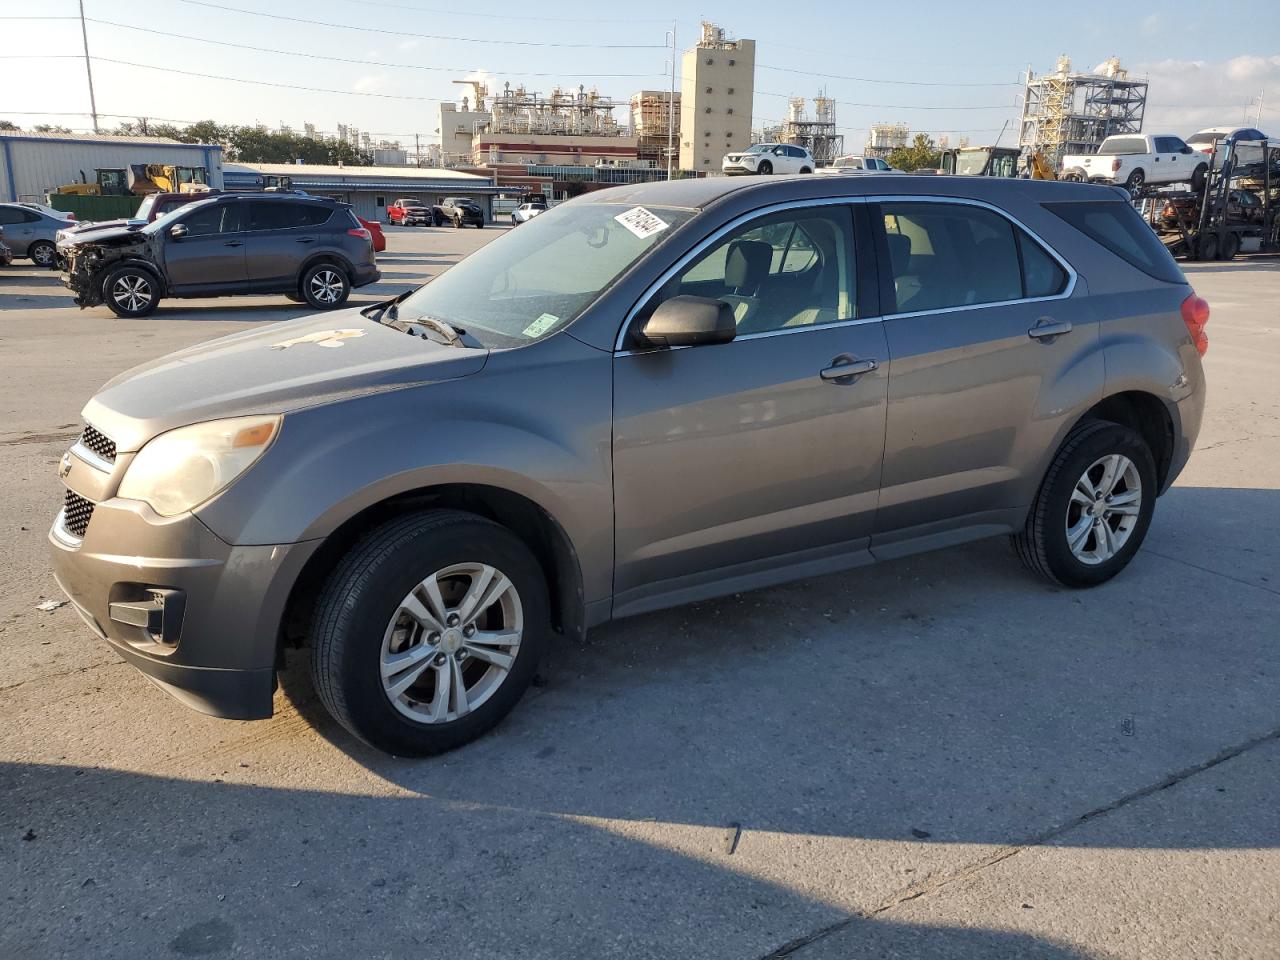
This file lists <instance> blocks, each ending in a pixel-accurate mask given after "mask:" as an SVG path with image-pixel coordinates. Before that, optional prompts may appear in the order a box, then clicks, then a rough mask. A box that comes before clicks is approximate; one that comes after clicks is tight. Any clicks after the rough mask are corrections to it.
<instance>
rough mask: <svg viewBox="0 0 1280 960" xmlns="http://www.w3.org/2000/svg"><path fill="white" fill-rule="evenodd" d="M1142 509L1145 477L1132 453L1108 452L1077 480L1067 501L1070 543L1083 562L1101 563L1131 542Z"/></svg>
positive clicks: (1068, 541) (1067, 526) (1077, 556)
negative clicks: (1140, 473)
mask: <svg viewBox="0 0 1280 960" xmlns="http://www.w3.org/2000/svg"><path fill="white" fill-rule="evenodd" d="M1141 512H1142V479H1141V477H1140V476H1139V474H1138V468H1137V466H1136V465H1135V464H1134V462H1133V461H1132V460H1130V459H1129V458H1128V457H1125V456H1122V455H1121V454H1118V453H1111V454H1107V455H1106V456H1103V457H1099V458H1098V459H1097V460H1095V461H1094V462H1093V463H1092V464H1091V465H1090V466H1089V468H1088V469H1087V470H1085V472H1084V473H1083V474H1082V475H1081V477H1080V479H1079V480H1077V481H1076V485H1075V487H1074V488H1073V489H1072V491H1071V499H1070V500H1069V501H1068V502H1067V517H1066V530H1067V546H1068V547H1070V549H1071V553H1072V555H1074V556H1075V558H1076V559H1077V560H1079V561H1080V562H1081V563H1084V564H1087V565H1089V566H1097V565H1098V564H1100V563H1105V562H1106V561H1108V560H1110V559H1111V558H1112V557H1114V556H1115V555H1116V554H1117V553H1119V552H1120V550H1121V549H1123V548H1124V545H1125V544H1126V543H1127V542H1128V540H1129V536H1130V534H1132V533H1133V529H1134V527H1136V526H1137V523H1138V515H1139V514H1140V513H1141Z"/></svg>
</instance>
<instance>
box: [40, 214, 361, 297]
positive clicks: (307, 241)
mask: <svg viewBox="0 0 1280 960" xmlns="http://www.w3.org/2000/svg"><path fill="white" fill-rule="evenodd" d="M58 266H59V267H60V268H61V270H62V283H63V285H64V286H66V287H67V288H68V289H70V290H71V292H72V293H74V294H75V301H76V303H77V304H79V305H80V306H81V307H92V306H97V305H98V304H102V303H105V304H106V305H107V307H108V308H109V309H110V310H111V312H112V313H114V314H115V315H116V316H118V317H143V316H146V315H147V314H149V313H151V312H152V311H153V310H154V309H155V308H156V304H158V303H159V301H160V300H161V299H162V298H164V297H217V296H226V295H234V294H264V293H282V294H284V295H285V296H286V297H288V298H289V299H290V300H294V301H295V302H298V303H307V304H310V305H311V306H312V307H314V308H316V309H318V310H328V309H332V308H334V307H339V306H341V305H342V304H343V303H345V302H346V300H347V297H348V296H349V295H350V293H351V290H352V289H353V288H355V287H361V286H364V285H365V284H369V283H373V282H375V281H376V280H378V278H379V276H380V274H379V272H378V266H377V261H376V259H375V258H374V252H373V238H372V236H371V235H370V233H369V231H368V230H367V229H365V228H364V227H363V226H361V224H360V221H359V220H358V219H357V218H356V215H355V214H354V213H353V212H352V210H351V206H350V205H349V204H346V203H339V202H338V201H336V200H330V199H328V198H327V197H304V196H299V195H297V194H286V193H260V194H222V195H219V196H215V197H211V198H209V199H206V200H200V201H198V202H196V203H191V204H187V205H185V206H181V207H179V208H178V209H177V210H174V211H173V212H172V213H169V214H166V215H165V216H163V217H160V218H159V219H158V220H156V221H155V222H154V223H150V224H147V225H146V226H142V227H138V226H135V225H126V226H124V227H114V228H112V227H107V228H100V229H97V230H89V231H86V232H84V233H83V234H80V233H70V232H64V233H63V236H62V238H61V240H60V241H59V243H58Z"/></svg>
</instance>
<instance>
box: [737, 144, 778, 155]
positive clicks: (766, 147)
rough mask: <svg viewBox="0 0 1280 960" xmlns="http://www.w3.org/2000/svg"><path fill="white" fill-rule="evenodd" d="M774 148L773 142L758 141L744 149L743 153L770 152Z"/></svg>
mask: <svg viewBox="0 0 1280 960" xmlns="http://www.w3.org/2000/svg"><path fill="white" fill-rule="evenodd" d="M772 149H773V144H772V143H756V144H752V145H751V146H749V147H747V149H745V150H743V151H742V152H743V153H768V152H769V151H770V150H772Z"/></svg>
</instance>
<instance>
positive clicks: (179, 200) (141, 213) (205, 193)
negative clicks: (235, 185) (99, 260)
mask: <svg viewBox="0 0 1280 960" xmlns="http://www.w3.org/2000/svg"><path fill="white" fill-rule="evenodd" d="M221 192H222V191H221V190H212V189H211V190H202V191H199V192H196V193H150V194H147V196H145V197H143V198H142V203H140V204H138V209H137V211H136V212H135V213H134V215H133V216H132V217H125V218H123V219H119V220H96V221H95V220H88V221H85V222H83V223H77V224H73V225H72V226H70V227H67V228H66V229H64V230H59V231H58V239H61V238H62V237H64V236H70V235H75V236H83V235H84V234H86V233H88V232H89V231H90V230H107V229H119V228H120V227H129V228H131V229H134V230H137V229H139V228H140V227H145V226H146V225H147V224H148V223H154V222H155V221H157V220H159V219H160V218H161V217H163V216H164V215H165V214H166V213H172V212H173V211H174V210H177V209H178V208H179V207H185V206H186V205H187V204H189V203H195V202H196V201H197V200H208V199H209V198H210V197H212V196H214V195H215V194H219V193H221Z"/></svg>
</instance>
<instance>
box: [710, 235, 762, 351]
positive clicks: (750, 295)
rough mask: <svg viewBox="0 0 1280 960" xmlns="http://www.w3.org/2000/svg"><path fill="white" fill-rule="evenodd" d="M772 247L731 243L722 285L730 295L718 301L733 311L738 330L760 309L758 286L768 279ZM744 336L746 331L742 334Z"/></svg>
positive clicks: (740, 242) (752, 242)
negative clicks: (721, 301)
mask: <svg viewBox="0 0 1280 960" xmlns="http://www.w3.org/2000/svg"><path fill="white" fill-rule="evenodd" d="M772 260H773V246H772V245H771V244H768V243H766V242H765V241H763V240H734V241H733V242H732V243H730V244H729V251H728V253H727V254H726V255H725V261H724V285H725V286H726V287H727V288H728V289H729V290H730V291H732V292H730V293H726V294H724V295H723V296H722V297H720V299H721V300H723V301H724V302H725V303H727V304H729V306H731V307H732V308H733V319H734V320H735V321H736V323H737V324H738V328H739V330H742V325H743V323H744V322H745V321H747V320H748V318H749V317H751V316H752V315H753V314H754V313H755V312H756V311H757V310H758V309H759V306H760V300H759V293H760V285H761V284H762V283H763V282H764V279H765V277H767V276H768V275H769V264H770V262H771V261H772ZM743 332H745V331H743Z"/></svg>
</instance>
